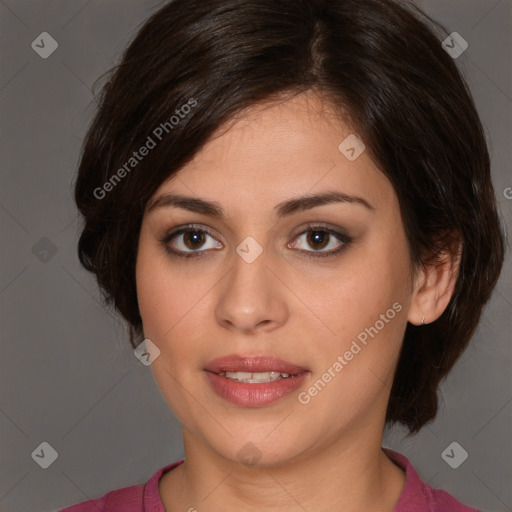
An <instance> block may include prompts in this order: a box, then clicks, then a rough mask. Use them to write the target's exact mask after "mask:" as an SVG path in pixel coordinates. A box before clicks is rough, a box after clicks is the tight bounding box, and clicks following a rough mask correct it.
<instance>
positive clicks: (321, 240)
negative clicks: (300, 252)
mask: <svg viewBox="0 0 512 512" xmlns="http://www.w3.org/2000/svg"><path fill="white" fill-rule="evenodd" d="M328 238H329V233H326V232H325V231H310V232H309V235H308V243H310V244H311V245H316V244H320V247H319V246H318V245H317V247H315V248H316V249H323V248H324V247H325V246H326V245H327V242H328Z"/></svg>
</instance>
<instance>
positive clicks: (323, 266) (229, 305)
mask: <svg viewBox="0 0 512 512" xmlns="http://www.w3.org/2000/svg"><path fill="white" fill-rule="evenodd" d="M429 25H430V26H429ZM431 27H432V28H431ZM437 29H440V26H439V25H436V24H435V22H433V21H432V20H431V19H430V18H428V17H427V16H426V15H424V14H423V13H422V12H421V11H420V10H419V9H417V8H415V7H414V6H413V5H412V4H411V5H407V6H404V5H401V4H398V3H397V2H395V1H392V0H385V1H383V0H278V1H276V0H208V1H204V0H188V1H185V0H174V1H172V2H170V3H168V4H167V5H165V6H164V7H163V8H161V9H160V10H159V11H158V12H157V13H156V14H154V15H153V16H152V17H151V18H150V19H149V20H148V21H147V22H146V23H145V25H144V26H143V27H142V29H141V30H140V31H139V33H138V35H137V37H136V38H135V40H134V41H133V42H132V43H131V44H130V46H129V47H128V49H127V50H126V52H125V54H124V56H123V59H122V62H121V64H120V65H119V67H118V68H117V69H116V70H115V73H114V74H113V76H112V77H111V79H110V80H109V81H108V83H107V84H106V86H105V87H104V90H103V93H102V96H101V99H100V105H99V109H98V112H97V115H96V117H95V119H94V122H93V123H92V125H91V127H90V130H89V132H88V135H87V138H86V141H85V144H84V148H83V154H82V158H81V162H80V168H79V174H78V179H77V182H76V189H75V198H76V202H77V205H78V208H79V210H80V212H81V213H82V215H83V216H84V220H85V225H84V228H83V231H82V234H81V237H80V241H79V247H78V251H79V256H80V261H81V262H82V264H83V265H84V266H85V268H87V269H88V270H90V271H91V272H93V273H94V274H95V276H96V278H97V280H98V283H99V285H100V287H101V288H102V290H103V292H104V296H105V298H106V301H107V303H110V304H113V305H114V306H115V307H116V308H117V310H118V311H119V312H120V313H121V314H122V316H123V317H124V318H125V319H126V321H127V322H128V325H129V326H130V341H131V344H132V346H133V348H134V349H136V354H138V355H139V356H140V357H141V359H144V358H145V360H146V363H150V364H151V368H152V370H153V372H154V375H155V378H156V381H157V382H158V385H159V387H160V390H161V392H162V394H163V396H164V397H165V399H166V401H167V402H168V404H169V406H170V407H171V408H172V410H173V411H174V413H175V414H176V416H177V417H178V419H179V420H180V422H181V423H182V425H183V442H184V447H185V459H184V460H181V461H177V462H174V463H172V464H169V465H167V466H165V467H164V468H161V469H160V470H159V471H158V472H157V473H155V474H154V475H153V477H152V478H151V479H150V480H149V482H148V483H147V484H146V485H145V486H140V485H139V486H131V487H127V488H124V489H118V490H115V491H112V492H110V493H108V494H106V495H105V496H103V497H101V498H98V499H96V500H92V501H89V502H85V503H82V504H78V505H75V506H72V507H69V508H66V509H64V510H65V511H68V512H85V511H93V510H94V511H96V510H104V511H120V510H123V511H126V512H128V511H129V512H135V511H142V510H154V511H160V512H163V511H166V512H175V511H185V510H188V511H194V510H198V511H201V510H208V511H213V512H214V511H218V510H244V511H256V510H268V511H272V510H280V511H282V510H285V511H288V510H290V511H291V510H315V511H332V510H343V511H345V512H356V511H366V512H373V511H379V512H382V511H389V512H391V511H407V512H419V511H421V512H424V511H437V512H439V511H444V512H448V511H449V512H463V511H470V510H475V509H471V508H469V507H467V506H465V505H463V504H461V503H459V502H458V501H457V500H455V498H453V497H452V496H450V495H449V494H448V493H446V492H444V491H441V490H438V489H434V488H432V487H431V486H429V485H427V484H425V483H423V482H422V481H421V480H420V478H419V477H418V475H417V473H416V472H415V470H414V468H413V467H412V465H411V463H410V462H409V461H408V460H407V459H406V458H405V457H404V456H403V455H400V454H398V453H396V452H394V451H391V450H388V449H383V448H382V435H383V431H384V427H385V426H386V425H392V424H395V423H398V424H402V425H404V426H406V427H407V428H408V429H409V431H410V433H411V434H413V433H416V432H418V431H419V430H420V429H421V428H422V426H424V425H425V424H426V423H427V422H429V421H430V420H432V419H433V418H434V417H435V416H436V412H437V394H436V391H437V387H438V385H439V383H440V381H441V380H442V379H443V378H444V377H445V376H446V375H447V374H448V372H449V371H450V369H451V368H452V367H453V365H454V363H455V362H456V361H457V359H458V358H459V356H460V355H461V353H462V352H463V350H464V349H465V348H466V346H467V344H468V343H469V341H470V339H471V336H472V334H473V333H474V331H475V328H476V326H477V324H478V320H479V318H480V315H481V312H482V308H483V306H484V305H485V303H486V302H487V301H488V300H489V298H490V296H491V293H492V290H493V288H494V285H495V284H496V281H497V279H498V277H499V273H500V270H501V266H502V262H503V253H504V242H503V235H502V232H501V229H500V224H499V219H498V216H497V213H496V205H495V197H494V192H493V187H492V184H491V178H490V162H489V155H488V150H487V146H486V142H485V137H484V134H483V129H482V125H481V122H480V120H479V118H478V115H477V112H476V109H475V106H474V103H473V100H472V98H471V95H470V93H469V91H468V89H467V86H466V84H465V82H464V81H463V79H462V78H461V76H460V74H459V72H458V70H457V68H456V65H455V64H454V61H453V59H452V57H451V56H450V55H449V54H448V52H447V51H445V49H443V47H442V46H441V43H440V41H441V40H442V39H444V37H446V36H444V37H443V38H441V39H440V38H439V37H438V36H437V35H436V34H435V33H434V30H437ZM453 44H455V42H454V43H453ZM452 46H453V45H452ZM143 340H144V341H143ZM142 341H143V343H142V344H141V342H142Z"/></svg>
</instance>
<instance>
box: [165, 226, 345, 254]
mask: <svg viewBox="0 0 512 512" xmlns="http://www.w3.org/2000/svg"><path fill="white" fill-rule="evenodd" d="M191 231H192V232H197V233H206V234H207V235H209V236H211V237H212V238H214V239H215V237H214V236H213V234H212V233H211V232H210V231H209V230H208V229H204V228H199V227H197V226H196V225H194V224H188V225H186V226H183V227H181V228H179V229H178V230H176V231H172V232H170V233H168V234H166V235H165V236H164V238H162V239H161V240H160V243H161V244H162V245H163V246H164V248H165V250H166V251H167V252H168V253H169V254H171V255H173V256H178V257H180V258H202V257H205V256H207V253H208V252H209V250H203V251H200V250H198V251H191V252H181V251H177V250H175V249H171V248H170V247H169V242H171V240H172V239H173V238H175V237H177V236H179V235H182V234H184V233H188V232H191ZM310 231H318V232H321V233H328V234H329V235H332V236H334V237H335V238H336V239H338V240H339V241H340V242H342V245H341V247H339V248H338V249H335V250H331V251H324V252H321V251H304V250H299V252H302V253H304V256H306V257H307V258H312V259H319V258H329V257H332V256H337V255H338V254H340V253H341V252H342V251H343V250H345V249H346V248H347V247H348V246H349V245H350V244H351V243H352V238H350V237H349V236H347V235H345V234H344V233H339V232H338V231H334V230H333V229H330V228H328V227H327V226H323V225H321V224H308V225H306V227H305V229H304V230H302V231H301V232H300V233H298V234H297V235H296V236H295V237H294V240H296V239H297V238H299V237H301V236H302V235H304V234H306V233H309V232H310ZM213 250H216V249H213Z"/></svg>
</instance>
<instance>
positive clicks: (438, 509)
mask: <svg viewBox="0 0 512 512" xmlns="http://www.w3.org/2000/svg"><path fill="white" fill-rule="evenodd" d="M384 451H385V453H386V454H387V455H388V457H389V458H390V459H391V460H393V461H394V462H395V463H396V464H398V465H399V466H400V467H401V468H402V469H403V470H404V471H405V474H406V482H405V486H404V488H403V490H402V494H401V495H400V498H399V500H398V503H397V504H396V506H395V509H394V511H393V512H482V511H481V510H478V509H476V508H471V507H468V506H467V505H464V504H462V503H461V502H460V501H457V500H456V499H455V498H454V497H453V496H452V495H450V494H449V493H447V492H446V491H443V490H441V489H435V488H434V487H431V486H430V485H428V484H426V483H425V482H423V481H422V480H421V479H420V477H419V475H418V473H417V472H416V470H415V469H414V467H413V466H412V464H411V463H410V462H409V460H408V459H407V458H406V457H405V456H404V455H402V454H401V453H398V452H395V451H393V450H390V449H389V448H384Z"/></svg>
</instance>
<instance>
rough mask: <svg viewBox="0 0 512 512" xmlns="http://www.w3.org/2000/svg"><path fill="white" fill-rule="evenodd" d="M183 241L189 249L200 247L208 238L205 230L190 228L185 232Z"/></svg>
mask: <svg viewBox="0 0 512 512" xmlns="http://www.w3.org/2000/svg"><path fill="white" fill-rule="evenodd" d="M183 235H184V236H183V242H184V244H185V245H186V247H187V248H189V249H192V250H194V249H199V248H200V247H201V246H202V245H203V244H204V241H205V239H206V237H205V236H204V232H203V231H198V230H188V231H185V232H184V233H183Z"/></svg>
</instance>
